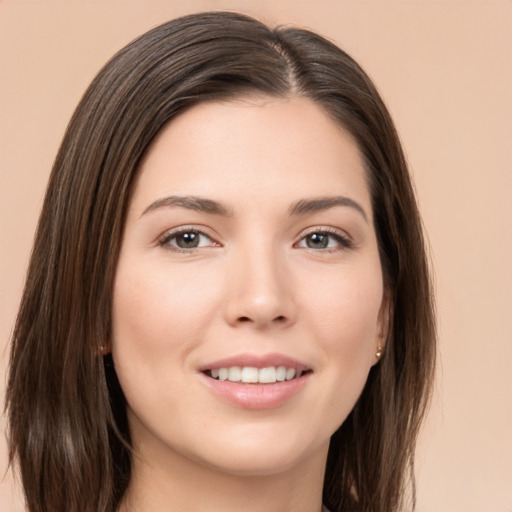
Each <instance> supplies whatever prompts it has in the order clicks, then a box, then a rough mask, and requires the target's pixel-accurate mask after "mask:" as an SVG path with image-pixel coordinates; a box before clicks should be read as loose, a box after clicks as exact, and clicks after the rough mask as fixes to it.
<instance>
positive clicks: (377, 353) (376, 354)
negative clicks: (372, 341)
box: [375, 345, 382, 361]
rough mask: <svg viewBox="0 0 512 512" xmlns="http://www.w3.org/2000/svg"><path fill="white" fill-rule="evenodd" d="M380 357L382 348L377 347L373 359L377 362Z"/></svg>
mask: <svg viewBox="0 0 512 512" xmlns="http://www.w3.org/2000/svg"><path fill="white" fill-rule="evenodd" d="M381 356H382V347H381V346H380V345H379V346H378V347H377V352H376V353H375V357H376V358H377V361H378V360H379V359H380V358H381Z"/></svg>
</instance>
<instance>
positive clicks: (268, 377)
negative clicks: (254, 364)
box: [260, 366, 276, 384]
mask: <svg viewBox="0 0 512 512" xmlns="http://www.w3.org/2000/svg"><path fill="white" fill-rule="evenodd" d="M275 381H276V369H275V368H274V367H273V366H270V367H269V368H262V369H261V370H260V382H262V383H263V384H270V383H272V382H275Z"/></svg>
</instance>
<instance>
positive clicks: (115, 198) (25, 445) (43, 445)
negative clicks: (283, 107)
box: [7, 12, 435, 512]
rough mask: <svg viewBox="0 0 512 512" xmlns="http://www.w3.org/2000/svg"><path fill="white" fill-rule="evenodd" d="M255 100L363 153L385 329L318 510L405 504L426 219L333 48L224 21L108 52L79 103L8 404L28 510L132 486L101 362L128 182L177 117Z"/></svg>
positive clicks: (424, 311) (382, 128) (419, 357)
mask: <svg viewBox="0 0 512 512" xmlns="http://www.w3.org/2000/svg"><path fill="white" fill-rule="evenodd" d="M252 93H257V94H262V95H271V96H274V97H286V96H290V95H296V96H301V97H307V98H310V99H311V100H313V101H314V102H316V103H317V104H318V105H320V106H322V107H323V109H324V110H325V111H326V112H327V113H328V114H329V115H331V116H332V118H333V119H335V120H336V121H337V122H339V123H340V124H341V125H342V126H343V127H344V128H345V129H347V130H348V131H349V132H350V133H351V134H352V136H353V137H354V139H355V141H356V142H357V144H358V146H359V149H360V151H361V154H362V156H363V159H364V163H365V166H366V171H367V180H368V185H369V189H370V191H371V195H372V207H373V211H374V218H375V221H374V222H375V230H376V233H377V239H378V244H379V250H380V257H381V262H382V268H383V274H384V280H385V285H386V289H387V290H388V293H389V294H390V297H391V299H392V300H391V302H392V308H391V328H390V330H389V333H388V336H387V342H386V348H385V352H384V354H383V357H382V359H381V361H380V363H379V364H378V365H376V366H375V367H373V368H372V370H371V371H370V375H369V378H368V382H367V384H366V386H365V388H364V391H363V393H362V395H361V397H360V399H359V400H358V402H357V404H356V406H355V408H354V410H353V411H352V412H351V414H350V415H349V417H348V418H347V420H346V421H345V422H344V423H343V425H341V426H340V428H339V429H338V431H337V432H336V433H335V434H334V435H333V437H332V440H331V446H330V450H329V455H328V461H327V468H326V475H325V484H324V495H323V497H324V502H325V504H326V506H327V507H328V508H330V510H331V511H333V512H335V511H337V512H341V511H352V510H358V511H362V512H377V511H380V512H393V511H398V510H403V509H404V508H403V507H406V503H405V502H404V496H406V495H407V493H406V492H405V490H406V488H407V485H408V484H409V483H411V481H412V483H413V482H414V476H413V473H412V470H413V457H414V446H415V441H416V437H417V434H418V429H419V426H420V423H421V420H422V418H423V416H424V414H425V410H426V406H427V403H428V398H429V396H430V390H431V386H432V379H433V368H434V358H435V322H434V309H433V300H432V293H431V283H430V278H429V271H428V265H427V261H426V254H425V246H424V241H423V240H424V239H423V234H422V226H421V221H420V217H419V213H418V209H417V206H416V201H415V198H414V193H413V189H412V186H411V181H410V177H409V173H408V169H407V165H406V161H405V159H404V155H403V152H402V149H401V146H400V142H399V140H398V136H397V134H396V131H395V128H394V126H393V123H392V120H391V118H390V116H389V113H388V111H387V109H386V107H385V106H384V103H383V101H382V100H381V98H380V96H379V94H378V93H377V91H376V89H375V87H374V86H373V84H372V82H371V81H370V79H369V78H368V76H367V75H366V74H365V73H364V72H363V70H362V69H361V68H360V67H359V65H358V64H357V63H356V62H355V61H354V60H353V59H352V58H351V57H350V56H348V55H347V54H346V53H344V52H343V51H342V50H340V49H339V48H338V47H337V46H335V45H334V44H333V43H331V42H329V41H327V40H326V39H324V38H322V37H320V36H319V35H317V34H315V33H312V32H309V31H306V30H302V29H297V28H289V27H278V28H275V29H270V28H268V27H266V26H265V25H263V24H262V23H260V22H258V21H256V20H254V19H252V18H249V17H247V16H243V15H239V14H234V13H222V12H216V13H215V12H214V13H203V14H196V15H191V16H186V17H183V18H180V19H177V20H174V21H171V22H169V23H166V24H164V25H161V26H159V27H157V28H155V29H153V30H151V31H150V32H147V33H146V34H144V35H143V36H141V37H140V38H138V39H137V40H135V41H134V42H132V43H131V44H129V45H128V46H126V47H125V48H124V49H122V50H121V51H120V52H119V53H118V54H117V55H115V56H114V57H113V58H112V59H111V60H110V62H109V63H107V64H106V66H105V67H104V68H103V69H102V70H101V71H100V73H99V74H98V76H97V77H96V78H95V80H94V81H93V83H92V84H91V85H90V87H89V88H88V90H87V91H86V93H85V95H84V97H83V98H82V100H81V102H80V104H79V106H78V108H77V110H76V111H75V114H74V115H73V118H72V119H71V122H70V124H69V126H68V129H67V132H66V134H65V137H64V140H63V142H62V145H61V147H60V150H59V152H58V155H57V158H56V160H55V164H54V167H53V170H52V174H51V178H50V182H49V185H48V190H47V193H46V199H45V202H44V206H43V210H42V213H41V217H40V221H39V225H38V228H37V233H36V237H35V242H34V248H33V254H32V258H31V262H30V267H29V270H28V275H27V281H26V286H25V291H24V294H23V298H22V302H21V306H20V310H19V315H18V318H17V322H16V326H15V330H14V335H13V340H12V352H11V361H10V373H9V378H8V391H7V410H8V420H9V430H8V439H9V445H10V454H11V460H12V461H13V460H16V461H17V463H18V465H19V471H20V475H21V480H22V483H23V487H24V491H25V496H26V501H27V506H28V510H29V511H30V512H93V511H94V512H113V511H115V510H116V509H117V508H118V506H119V503H120V501H121V499H122V497H123V494H124V492H125V490H126V488H127V486H128V484H129V481H130V471H131V453H130V434H129V430H128V426H127V422H126V415H125V412H126V411H125V402H124V397H123V393H122V390H121V389H120V387H119V384H118V382H117V379H116V375H115V370H114V369H113V366H112V363H111V359H110V358H109V357H108V356H106V357H102V356H101V354H100V350H99V347H100V346H101V345H106V344H108V343H109V339H110V334H111V305H112V286H113V279H114V273H115V270H116V264H117V258H118V253H119V248H120V241H121V235H122V230H123V224H124V218H125V213H126V209H127V205H128V203H129V200H130V193H131V189H132V184H133V182H134V176H135V175H136V172H137V169H138V167H139V163H140V161H141V158H142V157H143V155H144V153H145V151H146V150H147V148H148V146H149V145H150V144H151V141H152V140H153V139H154V137H155V135H156V134H157V133H158V132H159V131H160V130H161V129H162V127H163V126H164V125H165V124H166V123H168V122H169V121H170V120H171V119H172V118H173V117H174V116H176V115H177V114H178V113H180V112H183V111H184V109H186V108H188V107H190V106H192V105H194V104H197V103H198V102H204V101H209V100H214V99H229V98H233V97H236V96H241V95H245V94H252ZM413 494H414V490H413ZM410 507H411V508H413V504H410Z"/></svg>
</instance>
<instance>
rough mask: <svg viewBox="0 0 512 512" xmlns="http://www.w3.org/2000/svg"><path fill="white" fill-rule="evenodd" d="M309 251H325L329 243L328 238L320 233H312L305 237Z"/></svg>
mask: <svg viewBox="0 0 512 512" xmlns="http://www.w3.org/2000/svg"><path fill="white" fill-rule="evenodd" d="M307 241H308V247H309V248H310V249H325V248H326V247H327V245H328V243H329V237H328V236H327V235H322V234H321V233H312V234H311V235H308V237H307Z"/></svg>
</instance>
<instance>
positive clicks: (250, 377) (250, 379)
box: [240, 366, 260, 383]
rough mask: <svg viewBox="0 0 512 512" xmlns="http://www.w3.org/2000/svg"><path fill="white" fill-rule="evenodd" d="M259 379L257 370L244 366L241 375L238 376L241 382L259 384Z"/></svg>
mask: <svg viewBox="0 0 512 512" xmlns="http://www.w3.org/2000/svg"><path fill="white" fill-rule="evenodd" d="M259 378H260V377H259V371H258V368H254V367H252V366H244V368H243V369H242V375H241V376H240V380H241V381H242V382H247V383H256V382H259Z"/></svg>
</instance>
